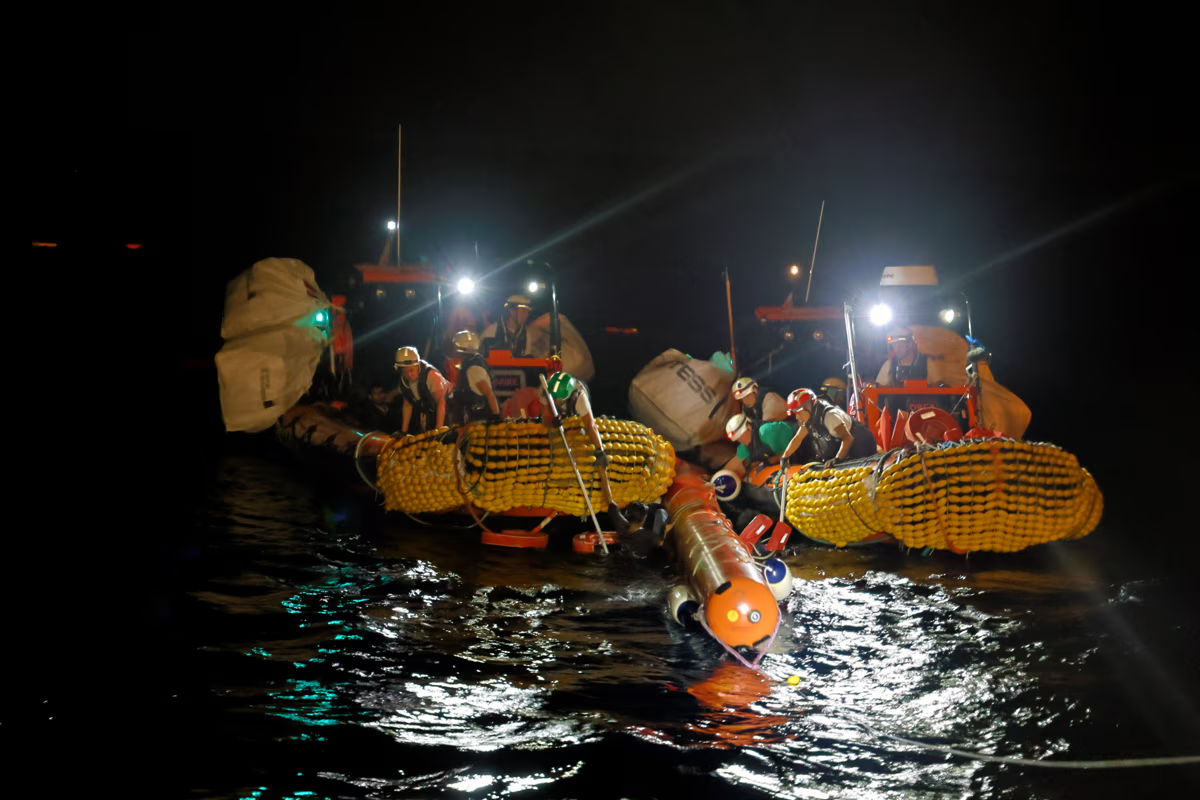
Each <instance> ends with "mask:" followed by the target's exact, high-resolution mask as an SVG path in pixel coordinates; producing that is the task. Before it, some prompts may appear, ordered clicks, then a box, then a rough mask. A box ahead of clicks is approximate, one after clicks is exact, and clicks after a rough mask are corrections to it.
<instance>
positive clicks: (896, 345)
mask: <svg viewBox="0 0 1200 800" xmlns="http://www.w3.org/2000/svg"><path fill="white" fill-rule="evenodd" d="M887 340H888V352H889V355H888V359H887V361H884V362H883V366H881V367H880V368H879V375H878V376H877V377H876V378H875V383H877V384H878V385H880V386H903V385H904V382H905V381H910V380H922V381H923V380H927V379H928V377H929V365H928V360H927V359H926V357H925V354H924V353H921V352H919V351H918V350H917V340H916V339H915V338H913V333H912V331H911V330H910V329H908V328H895V329H893V330H892V332H891V333H889V334H888V337H887Z"/></svg>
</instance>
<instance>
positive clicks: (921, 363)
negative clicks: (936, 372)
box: [888, 353, 929, 386]
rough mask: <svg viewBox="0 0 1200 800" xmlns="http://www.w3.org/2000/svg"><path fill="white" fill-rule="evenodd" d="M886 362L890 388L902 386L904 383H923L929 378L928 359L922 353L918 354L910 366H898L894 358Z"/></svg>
mask: <svg viewBox="0 0 1200 800" xmlns="http://www.w3.org/2000/svg"><path fill="white" fill-rule="evenodd" d="M888 361H889V363H890V364H891V367H890V368H889V370H888V375H889V376H890V379H891V384H892V386H903V385H904V382H905V381H914V380H920V381H923V380H925V379H926V378H927V377H928V376H929V357H928V356H927V355H925V354H924V353H918V354H917V360H916V361H914V362H913V363H911V364H898V363H896V359H894V358H892V359H888Z"/></svg>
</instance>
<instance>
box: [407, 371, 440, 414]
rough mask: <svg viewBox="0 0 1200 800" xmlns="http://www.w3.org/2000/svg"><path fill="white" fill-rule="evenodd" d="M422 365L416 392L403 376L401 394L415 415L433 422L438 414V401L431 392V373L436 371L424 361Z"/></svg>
mask: <svg viewBox="0 0 1200 800" xmlns="http://www.w3.org/2000/svg"><path fill="white" fill-rule="evenodd" d="M420 363H421V371H420V373H419V374H418V375H417V380H416V391H415V392H414V390H413V386H412V385H410V384H409V382H408V381H406V380H405V379H404V376H403V375H401V376H400V394H401V396H402V397H403V398H404V399H405V401H406V402H408V403H409V404H411V405H412V407H413V411H414V412H415V413H417V414H420V415H422V416H425V417H428V418H429V419H430V420H432V419H434V418H435V416H434V415H435V414H437V400H436V399H435V398H434V396H433V392H431V391H429V373H430V372H431V371H434V367H433V365H432V364H430V363H429V362H428V361H425V360H424V359H422V360H421V362H420Z"/></svg>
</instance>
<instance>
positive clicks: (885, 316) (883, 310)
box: [869, 303, 894, 328]
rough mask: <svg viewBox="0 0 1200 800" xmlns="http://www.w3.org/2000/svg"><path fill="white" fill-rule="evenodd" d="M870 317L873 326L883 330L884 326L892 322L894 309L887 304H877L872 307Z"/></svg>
mask: <svg viewBox="0 0 1200 800" xmlns="http://www.w3.org/2000/svg"><path fill="white" fill-rule="evenodd" d="M869 316H870V319H871V324H872V325H874V326H876V327H879V328H882V327H883V326H884V325H887V324H888V323H889V322H891V321H892V317H893V316H894V315H893V314H892V307H891V306H889V305H888V304H887V303H876V304H875V305H873V306H871V313H870V315H869Z"/></svg>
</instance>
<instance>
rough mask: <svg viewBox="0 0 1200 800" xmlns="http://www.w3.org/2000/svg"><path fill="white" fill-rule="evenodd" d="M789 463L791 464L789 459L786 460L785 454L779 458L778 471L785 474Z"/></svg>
mask: <svg viewBox="0 0 1200 800" xmlns="http://www.w3.org/2000/svg"><path fill="white" fill-rule="evenodd" d="M791 465H792V464H791V462H790V461H788V457H787V456H784V457H783V458H781V459H779V471H780V472H782V473H783V474H785V475H786V474H787V471H788V467H790V466H791Z"/></svg>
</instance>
